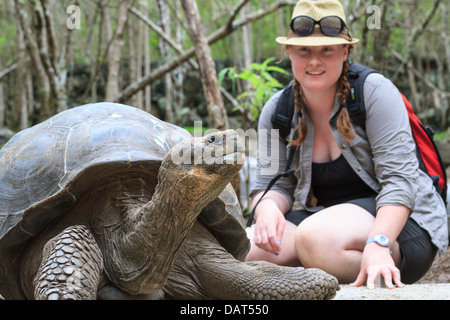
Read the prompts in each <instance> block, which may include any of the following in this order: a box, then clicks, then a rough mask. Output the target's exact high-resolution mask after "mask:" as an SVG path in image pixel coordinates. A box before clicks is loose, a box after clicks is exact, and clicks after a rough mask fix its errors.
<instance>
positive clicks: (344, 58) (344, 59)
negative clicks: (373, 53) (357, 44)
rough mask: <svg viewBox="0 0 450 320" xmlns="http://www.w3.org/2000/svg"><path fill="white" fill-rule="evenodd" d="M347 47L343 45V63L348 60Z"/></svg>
mask: <svg viewBox="0 0 450 320" xmlns="http://www.w3.org/2000/svg"><path fill="white" fill-rule="evenodd" d="M349 47H350V45H348V44H344V57H343V62H345V61H347V59H348V53H349Z"/></svg>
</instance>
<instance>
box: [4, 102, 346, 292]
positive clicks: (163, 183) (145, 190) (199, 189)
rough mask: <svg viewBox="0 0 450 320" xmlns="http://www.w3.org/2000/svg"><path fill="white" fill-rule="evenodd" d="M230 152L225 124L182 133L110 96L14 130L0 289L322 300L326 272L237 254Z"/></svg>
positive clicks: (331, 287) (7, 164)
mask: <svg viewBox="0 0 450 320" xmlns="http://www.w3.org/2000/svg"><path fill="white" fill-rule="evenodd" d="M199 147H200V150H201V152H200V155H201V156H204V155H209V157H210V158H209V159H207V158H205V157H203V160H205V161H204V162H202V161H199V159H198V158H196V157H197V156H198V154H199V153H197V151H198V150H199V149H198V148H199ZM196 148H197V149H196ZM224 150H225V151H224ZM241 150H243V146H242V142H240V140H239V139H238V137H237V135H236V133H235V132H234V131H226V132H220V133H218V132H216V133H212V134H210V135H207V136H205V137H198V138H192V137H191V136H190V135H189V134H188V133H187V132H186V131H185V130H183V129H181V128H179V127H176V126H173V125H171V124H168V123H165V122H163V121H160V120H159V119H156V118H155V117H153V116H151V115H149V114H147V113H145V112H143V111H140V110H138V109H136V108H133V107H129V106H124V105H118V104H112V103H99V104H92V105H86V106H82V107H78V108H74V109H70V110H68V111H65V112H62V113H61V114H58V115H56V116H54V117H53V118H50V119H49V120H47V121H45V122H43V123H41V124H39V125H37V126H34V127H32V128H30V129H27V130H24V131H23V132H20V133H19V134H17V135H16V136H14V137H13V138H12V139H11V140H10V142H9V143H8V144H7V145H5V147H4V148H3V149H2V150H0V187H1V188H0V294H1V295H3V296H4V297H5V298H6V299H24V298H27V299H96V298H99V299H154V298H162V292H161V290H160V289H161V288H162V289H163V291H164V293H165V298H169V299H192V298H194V299H330V298H332V297H333V296H334V295H335V292H336V290H337V289H338V283H337V280H336V279H335V278H334V277H332V276H330V275H328V274H326V273H325V272H323V271H321V270H317V269H306V270H305V269H303V268H289V267H279V266H276V265H273V264H270V263H267V262H251V263H245V262H243V260H244V258H245V256H246V254H247V252H248V250H249V240H248V238H247V236H246V233H245V230H244V229H243V227H242V226H243V221H242V214H241V211H240V206H239V203H238V200H237V197H236V195H235V193H234V191H233V189H232V188H231V186H230V185H229V184H228V182H229V180H230V179H231V178H232V177H233V176H234V175H235V174H236V173H237V171H238V170H239V168H240V167H241V166H242V163H243V161H242V159H243V156H244V155H243V152H242V151H241ZM196 155H197V156H196ZM183 157H184V158H183ZM186 157H187V158H186ZM181 158H183V159H184V160H186V159H188V160H190V161H183V162H182V163H180V161H179V160H180V159H181ZM201 158H202V157H201ZM174 159H176V160H177V161H174ZM230 159H232V160H234V161H228V160H230ZM200 160H202V159H200ZM225 160H226V161H225ZM205 162H206V163H205ZM236 163H237V164H236ZM197 217H198V218H199V219H197Z"/></svg>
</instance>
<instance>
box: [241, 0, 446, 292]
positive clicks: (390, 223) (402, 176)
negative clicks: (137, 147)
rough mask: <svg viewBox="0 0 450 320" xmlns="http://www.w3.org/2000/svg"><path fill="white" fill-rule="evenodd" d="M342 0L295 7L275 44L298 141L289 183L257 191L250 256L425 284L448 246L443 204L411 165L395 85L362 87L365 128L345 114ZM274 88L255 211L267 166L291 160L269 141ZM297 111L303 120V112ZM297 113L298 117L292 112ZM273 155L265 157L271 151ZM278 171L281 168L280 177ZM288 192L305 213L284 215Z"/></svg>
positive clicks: (265, 120) (305, 1)
mask: <svg viewBox="0 0 450 320" xmlns="http://www.w3.org/2000/svg"><path fill="white" fill-rule="evenodd" d="M345 23H346V19H345V14H344V10H343V7H342V5H341V4H340V3H339V2H338V1H337V0H319V1H312V0H301V1H299V2H298V3H297V5H296V7H295V9H294V12H293V15H292V21H291V30H290V31H289V34H288V36H287V37H278V38H277V42H278V43H280V44H284V45H285V49H286V51H287V53H288V54H289V57H290V59H291V62H292V68H293V74H294V80H295V81H294V92H295V94H294V95H295V107H296V110H295V114H294V119H298V120H295V121H296V123H295V129H293V130H291V135H290V137H289V143H290V145H291V146H298V148H297V150H296V153H295V155H294V158H293V162H292V165H291V168H293V169H295V174H294V176H292V177H287V178H282V179H280V180H279V181H278V182H277V183H276V184H275V185H274V187H273V188H272V189H271V190H270V191H269V192H268V193H267V194H266V195H264V198H263V199H262V200H261V201H260V202H259V204H258V206H257V209H256V211H255V217H254V218H255V221H256V222H255V224H254V225H253V226H252V227H251V229H249V230H248V233H249V237H250V239H251V243H252V247H251V250H250V252H249V254H248V256H247V260H248V261H251V260H267V261H271V262H274V263H277V264H281V265H292V266H304V267H315V268H320V269H323V270H325V271H326V272H328V273H330V274H332V275H334V276H336V277H337V278H338V280H339V281H340V282H341V283H351V282H352V283H351V284H352V285H354V286H360V285H363V284H364V283H366V284H367V287H368V288H374V285H375V279H376V277H377V276H378V275H382V276H383V277H384V281H385V285H386V286H387V287H388V288H394V287H395V285H396V286H397V287H403V286H404V284H403V282H405V283H413V282H415V281H417V280H418V279H420V278H421V277H422V276H423V275H424V274H425V273H426V271H427V270H428V269H429V267H430V266H431V264H432V262H433V260H434V257H435V255H436V252H437V251H439V252H441V253H442V252H444V251H445V249H446V247H447V242H448V238H447V225H446V211H445V206H444V203H443V201H442V199H441V198H440V196H439V194H438V193H437V192H436V190H435V188H434V187H433V184H432V181H431V178H430V177H428V176H427V175H426V174H425V173H423V172H422V171H421V170H419V169H418V161H417V158H416V156H415V144H414V140H413V138H412V135H411V129H410V126H409V121H408V115H407V113H406V109H405V106H404V104H403V101H402V99H401V96H400V94H399V92H398V90H397V89H396V87H395V86H394V85H393V84H392V83H391V82H390V81H389V80H387V79H386V78H384V77H383V76H382V75H380V74H371V75H369V76H368V77H367V79H366V81H365V83H364V98H365V107H366V114H367V116H366V128H365V130H363V129H362V128H360V127H358V126H356V125H355V126H353V125H352V124H351V121H350V117H349V114H348V112H347V109H346V108H345V100H346V97H347V95H348V93H349V85H348V81H347V70H348V68H349V54H350V51H351V49H352V46H353V45H354V44H356V43H357V42H358V40H357V39H353V38H351V36H350V34H349V32H348V29H347V27H346V24H345ZM280 94H281V92H280V93H277V94H275V95H274V96H273V97H272V98H271V99H270V100H269V101H268V102H267V104H266V105H265V107H264V109H263V111H262V113H261V116H260V121H259V127H258V130H259V132H260V133H262V132H263V131H264V133H265V134H266V135H267V136H268V139H260V141H259V150H269V151H268V152H260V153H259V154H258V171H257V172H258V175H257V179H256V182H255V185H254V187H253V192H252V197H253V199H252V205H253V206H254V205H255V204H256V203H257V202H258V201H259V200H260V198H261V197H262V194H263V192H262V191H264V190H265V188H266V187H267V185H268V183H269V182H270V181H271V179H272V178H273V177H274V176H275V175H276V174H274V175H268V174H265V171H264V168H265V165H264V164H267V163H269V162H271V161H272V162H273V161H275V162H278V167H279V168H280V172H281V170H283V169H284V167H285V165H286V163H287V154H288V151H287V149H286V142H285V141H284V140H283V139H278V140H276V141H277V142H276V143H275V144H273V143H272V144H271V143H270V141H272V140H273V139H272V138H273V137H274V136H273V135H271V133H273V130H271V129H273V125H272V123H271V115H272V114H273V113H274V110H275V107H276V104H277V102H278V99H279V97H280ZM299 115H300V116H299ZM298 116H299V117H298ZM268 155H270V156H268ZM278 173H279V172H278ZM294 196H295V198H296V199H297V201H298V203H299V205H300V207H301V208H302V209H301V210H296V211H291V209H292V204H293V201H294Z"/></svg>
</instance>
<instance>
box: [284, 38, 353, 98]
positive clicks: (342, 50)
mask: <svg viewBox="0 0 450 320" xmlns="http://www.w3.org/2000/svg"><path fill="white" fill-rule="evenodd" d="M288 50H289V57H290V59H291V62H292V69H293V73H294V77H295V78H296V79H297V81H298V82H300V84H301V86H302V88H303V90H305V91H321V92H323V91H327V90H334V92H335V91H336V87H337V81H338V80H339V77H340V76H341V74H342V67H343V63H344V62H345V61H346V60H347V58H348V45H334V46H320V47H303V46H289V47H288Z"/></svg>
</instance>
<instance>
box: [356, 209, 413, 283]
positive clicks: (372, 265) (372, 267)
mask: <svg viewBox="0 0 450 320" xmlns="http://www.w3.org/2000/svg"><path fill="white" fill-rule="evenodd" d="M410 212H411V210H410V209H409V208H407V207H405V206H384V207H381V208H380V209H379V210H378V212H377V217H376V219H375V223H374V225H373V227H372V230H371V231H370V233H369V238H371V237H373V236H375V235H379V234H383V235H385V236H387V237H388V239H389V242H390V243H391V250H392V254H391V253H390V252H389V250H388V249H387V248H385V247H382V246H380V245H378V244H376V243H375V242H371V243H369V244H367V245H366V247H365V248H364V251H363V256H362V261H361V270H360V273H359V275H358V277H357V279H356V281H355V282H354V283H352V285H354V286H360V285H362V284H364V282H365V281H366V278H367V287H368V288H369V289H373V288H375V279H376V277H377V276H378V275H379V274H380V275H382V276H383V278H384V281H385V284H386V287H388V288H390V289H392V288H394V285H393V282H394V283H395V284H396V285H397V286H398V287H403V286H404V284H403V283H402V282H401V275H400V271H399V269H398V268H399V267H400V263H401V252H400V247H399V245H398V243H397V242H396V239H397V237H398V235H399V234H400V232H401V231H402V229H403V227H404V226H405V223H406V221H407V220H408V217H409V214H410Z"/></svg>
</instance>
